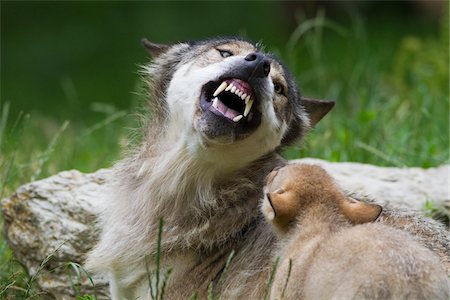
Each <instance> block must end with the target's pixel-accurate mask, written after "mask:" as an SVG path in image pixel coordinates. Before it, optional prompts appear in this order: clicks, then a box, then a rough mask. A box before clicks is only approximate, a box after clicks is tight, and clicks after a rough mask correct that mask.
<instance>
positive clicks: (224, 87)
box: [213, 81, 228, 97]
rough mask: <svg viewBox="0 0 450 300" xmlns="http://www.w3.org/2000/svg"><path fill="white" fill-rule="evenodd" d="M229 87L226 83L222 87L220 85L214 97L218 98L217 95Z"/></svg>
mask: <svg viewBox="0 0 450 300" xmlns="http://www.w3.org/2000/svg"><path fill="white" fill-rule="evenodd" d="M227 86H228V83H226V82H225V81H224V82H222V84H221V85H219V87H218V88H217V89H216V91H215V92H214V94H213V97H216V96H217V95H219V94H220V93H222V92H223V90H224V89H226V88H227Z"/></svg>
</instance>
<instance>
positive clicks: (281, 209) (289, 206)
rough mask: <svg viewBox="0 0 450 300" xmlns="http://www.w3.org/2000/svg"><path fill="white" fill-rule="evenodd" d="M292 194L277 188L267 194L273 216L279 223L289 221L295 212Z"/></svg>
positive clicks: (295, 207) (295, 202)
mask: <svg viewBox="0 0 450 300" xmlns="http://www.w3.org/2000/svg"><path fill="white" fill-rule="evenodd" d="M294 197H295V196H294V194H293V193H289V192H285V191H284V190H282V189H279V190H277V191H275V192H273V193H268V194H267V200H268V201H269V203H270V206H271V207H272V209H273V218H272V219H274V220H276V221H277V223H279V224H287V223H289V222H290V221H291V220H292V219H293V218H294V217H295V216H296V214H297V201H296V199H294Z"/></svg>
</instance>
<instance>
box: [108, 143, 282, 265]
mask: <svg viewBox="0 0 450 300" xmlns="http://www.w3.org/2000/svg"><path fill="white" fill-rule="evenodd" d="M170 144H171V145H172V147H171V148H170V147H168V146H167V145H170ZM149 145H150V146H149ZM234 147H236V146H234ZM214 150H216V149H208V148H205V149H202V150H200V151H198V152H192V148H190V145H189V144H188V143H186V142H185V141H183V140H182V139H180V140H178V141H177V142H175V143H173V142H172V141H167V140H166V141H163V142H159V143H158V144H156V143H155V144H151V143H147V146H143V147H142V149H141V151H140V152H139V153H137V154H136V155H134V157H133V158H130V159H128V160H127V161H124V162H123V163H121V164H119V165H118V166H117V168H116V175H117V176H116V177H117V178H119V180H120V179H121V181H120V184H118V185H117V186H118V191H117V192H118V195H116V197H115V199H119V200H120V201H119V200H116V202H117V205H116V204H115V205H111V206H110V207H114V211H110V212H109V213H110V214H112V215H113V218H111V217H109V218H108V219H109V220H114V219H118V218H120V219H121V220H123V221H127V222H128V224H127V228H123V227H122V228H119V229H120V230H121V231H123V232H124V233H126V237H125V239H124V241H123V243H121V245H115V247H119V248H120V249H116V251H111V249H109V250H108V252H109V253H117V257H115V259H113V261H116V262H117V263H118V264H121V263H123V264H125V263H128V264H129V263H130V259H131V258H133V259H134V260H136V258H140V259H143V258H144V257H145V256H146V255H149V254H150V253H152V251H154V250H155V248H156V247H155V243H156V240H157V239H156V234H157V227H158V222H159V219H160V218H163V219H164V221H165V227H164V232H163V238H162V250H163V251H164V253H163V254H164V255H169V254H170V253H172V252H175V253H176V252H180V251H188V250H192V249H194V250H195V249H197V250H199V249H200V250H201V249H212V248H214V247H216V246H219V245H221V244H222V243H225V242H229V241H230V239H231V238H232V237H233V236H234V235H236V234H237V233H238V232H240V231H241V230H243V228H245V227H246V226H247V225H248V224H250V223H251V222H252V221H253V220H254V219H255V218H256V217H257V215H258V211H259V210H258V200H259V199H260V197H261V195H260V193H261V191H262V185H263V180H264V177H265V175H266V174H267V173H268V172H269V171H270V170H271V169H273V168H274V167H275V166H277V165H282V164H284V160H283V159H282V158H281V157H280V156H279V155H278V154H276V153H275V152H271V153H269V154H266V155H264V156H263V157H262V158H260V159H256V160H255V161H253V162H252V161H248V162H246V164H244V163H242V165H240V166H238V165H234V166H228V168H227V166H226V165H223V164H222V163H217V162H214V161H211V160H210V158H211V156H210V157H203V155H206V156H208V155H211V153H212V152H211V151H214ZM231 150H232V149H231V148H230V152H231V154H232V155H236V154H235V153H233V152H232V151H231ZM202 151H204V152H202ZM216 151H217V150H216ZM223 155H224V156H225V157H226V156H227V155H230V153H227V151H224V152H223ZM217 159H218V160H220V161H221V162H222V161H225V160H224V157H218V158H217ZM229 161H233V160H232V159H230V160H229ZM234 161H236V158H235V159H234ZM120 198H121V199H120ZM124 199H128V201H123V200H124ZM114 226H115V224H113V222H111V224H107V225H106V227H105V228H107V229H108V228H109V230H110V231H113V230H114ZM143 237H145V239H144V240H143V239H142V238H143ZM113 255H114V254H113Z"/></svg>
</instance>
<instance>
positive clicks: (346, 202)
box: [339, 197, 383, 224]
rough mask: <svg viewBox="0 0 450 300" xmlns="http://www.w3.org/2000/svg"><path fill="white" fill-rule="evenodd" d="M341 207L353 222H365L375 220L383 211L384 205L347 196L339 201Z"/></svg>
mask: <svg viewBox="0 0 450 300" xmlns="http://www.w3.org/2000/svg"><path fill="white" fill-rule="evenodd" d="M339 208H340V209H341V211H342V213H343V214H344V216H345V217H347V219H349V220H350V222H352V223H353V224H363V223H369V222H373V221H375V220H376V219H377V218H378V216H379V215H380V214H381V212H382V211H383V207H381V206H380V205H377V204H373V203H364V202H360V201H357V200H355V199H353V198H350V197H346V198H345V199H343V200H342V201H341V202H340V203H339Z"/></svg>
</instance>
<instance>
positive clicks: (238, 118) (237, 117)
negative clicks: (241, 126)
mask: <svg viewBox="0 0 450 300" xmlns="http://www.w3.org/2000/svg"><path fill="white" fill-rule="evenodd" d="M240 119H242V115H239V116H236V117H234V118H233V121H234V122H239V120H240Z"/></svg>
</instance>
